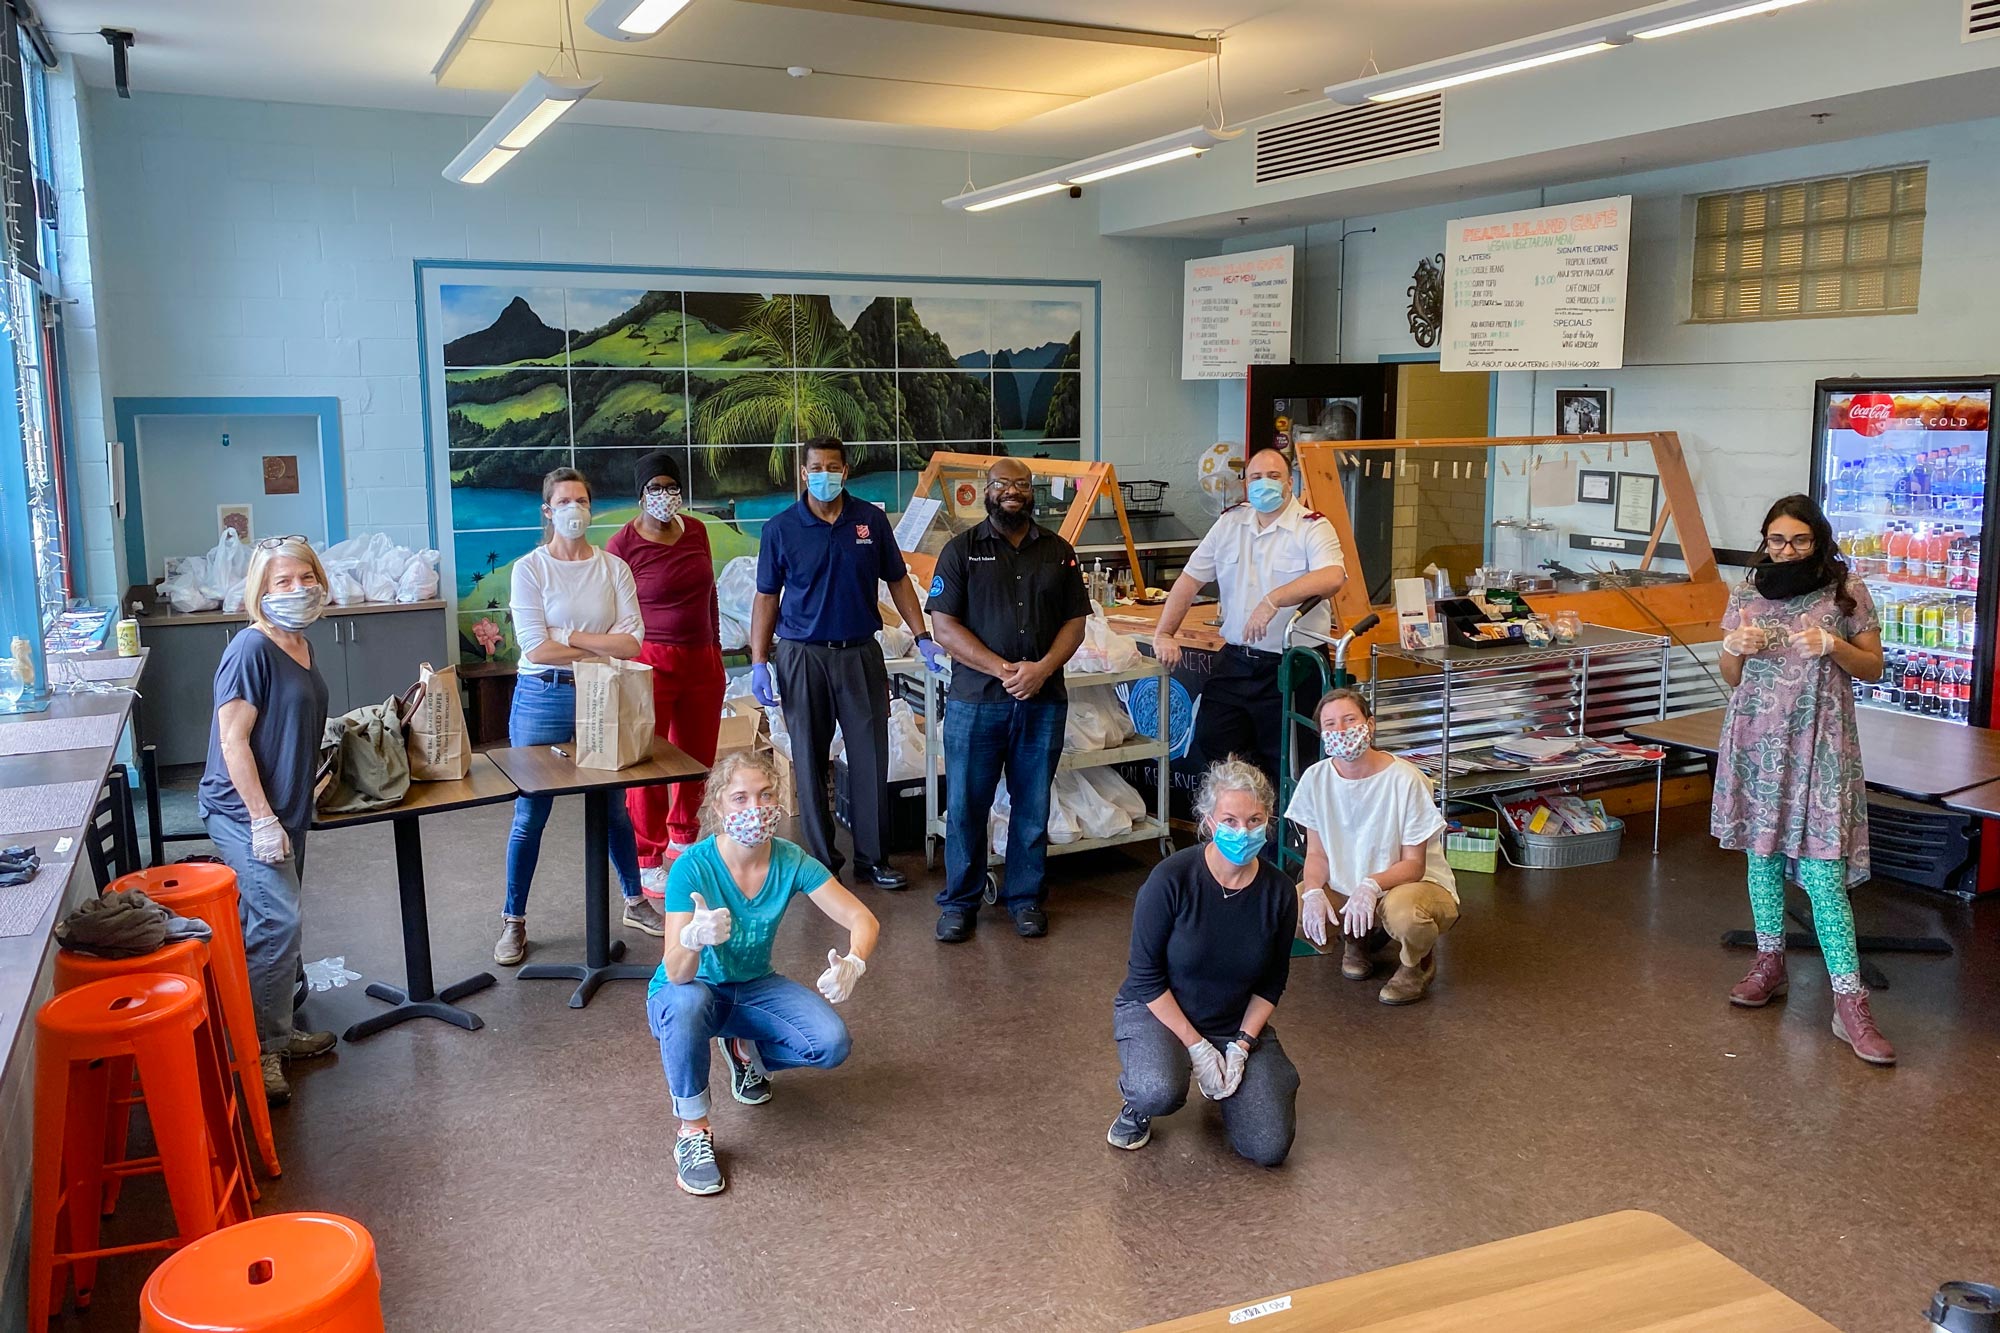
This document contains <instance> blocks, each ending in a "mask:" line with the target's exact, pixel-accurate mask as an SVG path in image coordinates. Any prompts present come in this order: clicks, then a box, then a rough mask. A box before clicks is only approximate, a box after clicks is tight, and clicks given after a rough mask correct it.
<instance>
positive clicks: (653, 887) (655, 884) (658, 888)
mask: <svg viewBox="0 0 2000 1333" xmlns="http://www.w3.org/2000/svg"><path fill="white" fill-rule="evenodd" d="M639 887H640V889H642V890H644V891H645V892H647V893H650V894H652V895H653V896H654V897H655V898H659V897H662V896H664V895H665V894H666V891H667V868H666V867H665V866H646V867H644V868H642V869H641V870H640V871H639Z"/></svg>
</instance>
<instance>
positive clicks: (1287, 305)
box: [1181, 245, 1292, 380]
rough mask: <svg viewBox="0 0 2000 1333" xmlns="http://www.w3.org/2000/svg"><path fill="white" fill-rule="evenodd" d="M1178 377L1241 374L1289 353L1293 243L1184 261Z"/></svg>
mask: <svg viewBox="0 0 2000 1333" xmlns="http://www.w3.org/2000/svg"><path fill="white" fill-rule="evenodd" d="M1181 316H1182V327H1181V378H1182V379H1184V380H1226V379H1240V378H1241V377H1242V376H1243V373H1244V370H1245V368H1246V367H1249V366H1253V365H1257V366H1267V365H1283V364H1284V363H1285V362H1287V361H1290V360H1291V359H1292V247H1291V246H1289V245H1280V246H1275V247H1273V248H1272V249H1269V250H1245V251H1244V252H1242V253H1241V254H1234V255H1217V256H1215V257H1214V258H1212V259H1190V260H1188V261H1187V265H1186V270H1185V275H1184V285H1183V290H1182V294H1181Z"/></svg>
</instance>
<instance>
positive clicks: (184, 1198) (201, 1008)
mask: <svg viewBox="0 0 2000 1333" xmlns="http://www.w3.org/2000/svg"><path fill="white" fill-rule="evenodd" d="M207 1005H208V1002H207V998H206V996H205V995H204V994H203V993H202V988H201V983H200V982H198V981H191V980H189V979H188V978H187V977H184V976H172V975H169V974H167V973H164V972H134V973H130V974H127V975H125V976H120V977H111V978H108V979H106V980H103V981H92V982H89V983H87V984H85V985H82V986H78V987H77V988H76V989H74V990H70V991H65V992H64V993H63V994H61V995H58V996H56V997H55V998H54V999H52V1000H50V1001H49V1002H48V1003H47V1004H45V1005H43V1006H42V1008H41V1012H39V1013H38V1014H36V1015H35V1034H36V1035H35V1150H34V1185H33V1200H32V1204H31V1207H32V1209H33V1222H32V1224H31V1230H30V1235H29V1239H28V1326H29V1327H30V1328H33V1329H40V1328H44V1327H46V1326H47V1323H48V1319H49V1314H50V1311H51V1309H52V1307H53V1306H54V1305H55V1304H57V1302H58V1301H59V1300H60V1298H61V1296H62V1293H63V1290H64V1288H65V1286H66V1285H67V1283H68V1281H69V1280H71V1279H74V1281H75V1284H76V1291H77V1305H78V1307H79V1308H82V1307H85V1306H88V1305H89V1303H90V1294H91V1289H92V1288H93V1287H94V1286H95V1284H96V1277H97V1261H98V1260H99V1259H102V1258H105V1257H108V1256H111V1255H119V1254H131V1253H136V1252H138V1251H141V1250H154V1249H172V1248H174V1247H176V1246H179V1245H184V1244H186V1243H187V1242H189V1241H192V1240H195V1239H197V1238H198V1237H201V1236H205V1235H207V1234H209V1233H210V1232H212V1231H214V1230H215V1229H216V1228H217V1227H219V1226H229V1225H231V1224H233V1223H236V1222H239V1221H247V1220H248V1219H249V1217H250V1196H249V1193H248V1191H247V1190H246V1189H245V1186H244V1177H245V1176H246V1175H247V1173H248V1167H247V1165H246V1164H245V1163H244V1162H243V1160H242V1158H241V1156H240V1155H239V1154H238V1152H237V1150H236V1147H235V1145H234V1144H233V1143H230V1142H229V1141H228V1140H227V1139H226V1138H224V1139H218V1136H217V1134H216V1133H215V1132H214V1128H213V1127H216V1126H220V1125H224V1124H226V1123H227V1119H228V1109H227V1106H228V1094H227V1092H226V1090H225V1089H224V1087H223V1084H222V1079H221V1071H220V1069H219V1068H218V1067H217V1066H216V1065H215V1064H214V1063H213V1062H212V1060H211V1061H205V1060H204V1059H203V1058H202V1056H201V1053H200V1050H201V1040H200V1034H201V1029H202V1028H203V1027H204V1026H206V1024H207ZM125 1059H129V1060H131V1061H132V1066H133V1068H134V1069H136V1071H137V1073H138V1076H139V1082H140V1084H141V1086H142V1087H143V1088H144V1089H145V1094H146V1115H147V1119H148V1120H150V1121H151V1122H152V1126H153V1138H154V1141H155V1143H156V1145H157V1146H158V1148H159V1166H160V1171H161V1174H163V1175H164V1176H165V1177H166V1182H167V1194H168V1196H169V1198H170V1199H171V1200H172V1202H173V1212H174V1225H175V1227H176V1228H177V1232H176V1234H175V1235H173V1236H171V1237H168V1238H165V1239H162V1240H155V1241H145V1242H141V1243H139V1244H133V1245H118V1246H109V1247H99V1246H98V1244H97V1239H98V1222H99V1210H100V1208H101V1206H102V1202H103V1197H104V1145H105V1134H106V1119H107V1111H108V1109H109V1107H110V1104H111V1097H112V1088H111V1082H110V1079H111V1067H112V1064H113V1063H114V1062H117V1061H120V1060H125ZM59 1241H60V1243H61V1246H62V1248H61V1249H60V1250H58V1249H57V1245H58V1242H59Z"/></svg>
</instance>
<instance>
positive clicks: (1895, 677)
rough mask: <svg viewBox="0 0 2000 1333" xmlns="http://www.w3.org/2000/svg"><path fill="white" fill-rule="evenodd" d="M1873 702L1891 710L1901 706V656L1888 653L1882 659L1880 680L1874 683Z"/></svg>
mask: <svg viewBox="0 0 2000 1333" xmlns="http://www.w3.org/2000/svg"><path fill="white" fill-rule="evenodd" d="M1875 701H1876V702H1877V703H1882V704H1887V705H1888V706H1889V707H1891V708H1900V707H1902V705H1903V654H1901V653H1888V654H1885V655H1884V657H1883V664H1882V678H1881V679H1880V680H1878V681H1876V682H1875Z"/></svg>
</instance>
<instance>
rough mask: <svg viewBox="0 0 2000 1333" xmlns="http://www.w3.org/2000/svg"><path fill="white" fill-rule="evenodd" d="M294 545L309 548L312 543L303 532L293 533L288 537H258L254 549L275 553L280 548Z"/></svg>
mask: <svg viewBox="0 0 2000 1333" xmlns="http://www.w3.org/2000/svg"><path fill="white" fill-rule="evenodd" d="M294 544H296V545H299V546H306V547H310V546H311V545H312V542H311V540H310V539H309V538H308V537H307V536H306V535H305V534H304V533H303V532H294V533H292V534H291V535H290V536H289V537H259V538H258V539H257V544H256V547H255V548H254V549H256V550H259V551H275V550H277V549H278V548H279V547H280V546H291V545H294Z"/></svg>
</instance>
